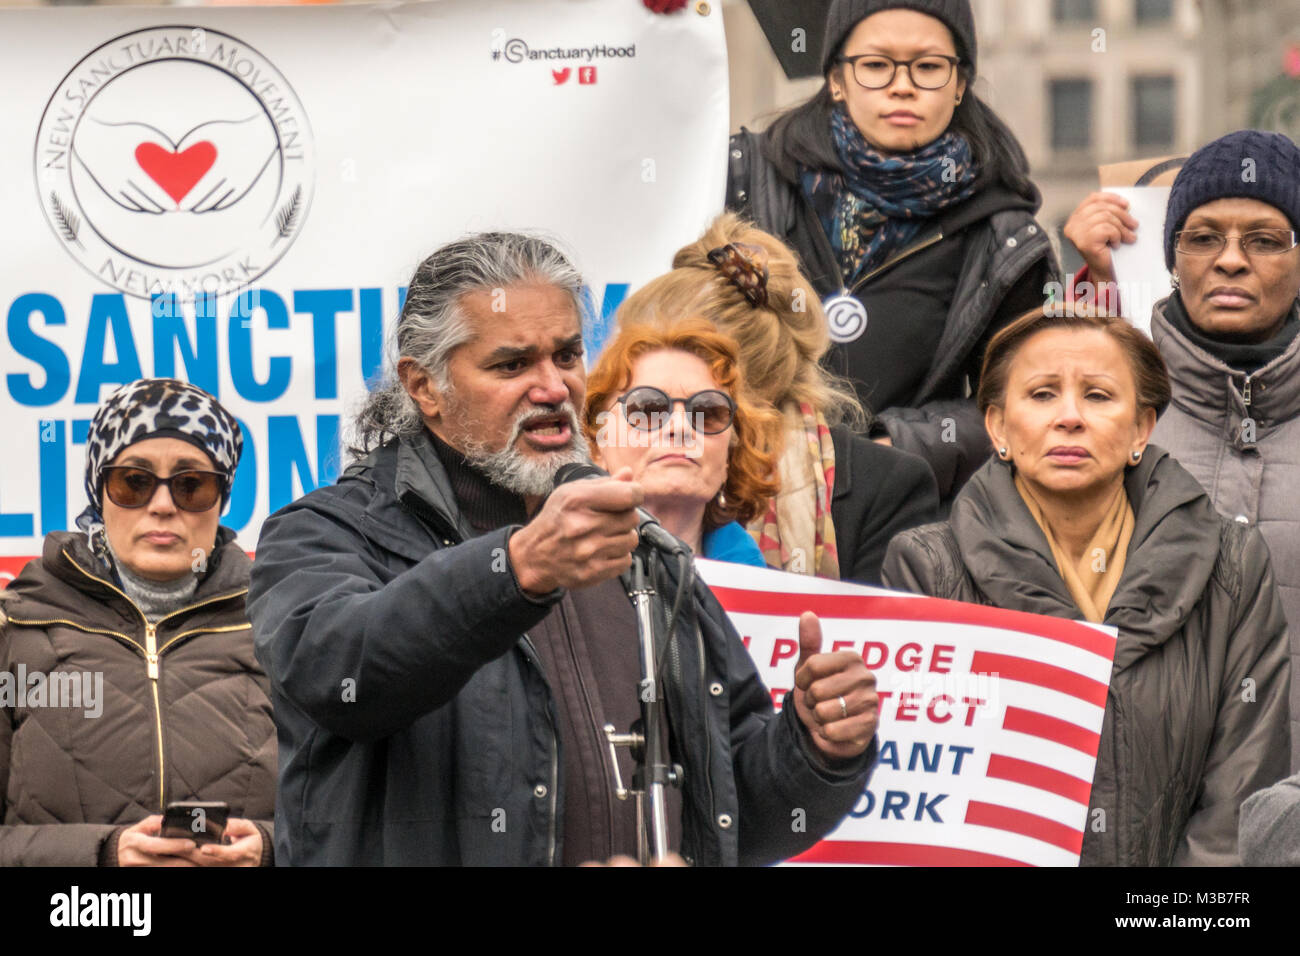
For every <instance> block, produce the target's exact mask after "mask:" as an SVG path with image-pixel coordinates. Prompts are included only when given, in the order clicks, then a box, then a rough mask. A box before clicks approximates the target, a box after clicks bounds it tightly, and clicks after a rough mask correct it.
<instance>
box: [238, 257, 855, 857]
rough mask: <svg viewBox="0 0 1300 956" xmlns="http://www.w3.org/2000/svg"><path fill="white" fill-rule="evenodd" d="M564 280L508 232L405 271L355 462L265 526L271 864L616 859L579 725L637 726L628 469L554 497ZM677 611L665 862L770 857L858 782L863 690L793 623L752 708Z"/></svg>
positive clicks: (566, 424)
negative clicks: (272, 771)
mask: <svg viewBox="0 0 1300 956" xmlns="http://www.w3.org/2000/svg"><path fill="white" fill-rule="evenodd" d="M581 287H582V281H581V277H580V276H579V275H578V274H577V272H576V271H575V270H574V268H573V266H572V265H571V264H570V263H569V261H568V260H567V259H566V258H565V256H564V255H563V254H562V253H561V252H559V251H558V250H557V249H556V248H554V247H553V246H552V245H550V244H549V243H547V242H545V241H543V240H540V239H537V238H533V237H528V236H523V235H518V234H513V233H486V234H480V235H474V236H469V237H466V238H464V239H461V240H458V241H456V242H453V243H451V244H449V245H447V246H444V247H443V248H441V249H439V250H438V251H437V252H435V253H434V254H433V255H431V256H429V258H427V259H426V260H425V261H424V262H422V263H421V264H420V266H419V267H418V268H417V269H416V272H415V275H414V276H413V277H412V279H411V283H410V286H409V289H408V293H407V299H406V302H405V305H404V307H403V309H402V314H401V316H400V318H399V320H398V324H397V328H396V330H395V338H396V342H395V344H396V348H395V349H394V355H395V357H396V363H395V367H394V369H393V370H392V371H391V373H390V376H389V378H388V380H387V381H385V382H384V383H382V384H381V385H379V386H377V387H376V388H375V389H374V390H373V391H372V392H371V394H370V396H369V398H368V400H367V402H366V404H365V405H364V406H363V407H362V409H361V410H360V413H359V414H358V416H357V420H356V422H355V425H354V435H353V439H354V441H353V445H354V447H353V449H352V450H353V452H354V454H356V455H357V456H358V457H359V460H358V461H357V463H356V464H354V465H353V466H352V467H350V468H348V469H347V471H346V472H345V473H344V474H343V476H342V477H341V478H340V479H339V481H338V483H337V484H336V485H333V486H331V487H326V488H320V489H317V490H316V491H313V492H311V493H310V494H308V495H306V496H304V497H303V498H301V499H299V500H298V501H296V502H294V503H293V504H291V505H289V506H287V507H286V508H283V509H282V510H280V511H279V512H277V513H276V514H275V515H273V516H271V518H269V519H268V520H267V522H266V523H265V525H264V526H263V528H262V535H261V539H260V541H259V542H258V548H257V559H256V561H255V562H254V565H253V574H252V585H251V588H250V590H249V599H248V610H249V615H250V617H251V618H252V621H253V625H254V628H255V632H256V639H255V646H256V650H257V656H258V659H259V661H260V662H261V663H262V665H263V666H264V667H265V669H266V671H267V674H268V675H269V676H270V678H271V684H272V691H273V694H272V697H273V702H274V705H275V718H276V723H277V725H278V728H279V744H280V780H279V790H278V796H277V801H276V828H275V829H276V847H275V850H276V861H277V863H280V862H284V863H288V864H290V865H353V864H356V865H363V864H386V865H405V864H433V865H458V864H466V865H470V864H475V865H484V864H486V865H572V864H577V863H581V862H584V861H587V860H604V859H606V858H608V857H610V856H613V855H616V854H624V855H634V854H635V853H636V831H637V823H636V812H635V806H634V804H633V802H632V801H630V800H629V801H620V800H618V799H616V797H615V795H614V788H613V780H614V768H613V767H612V766H611V758H610V753H609V748H608V745H607V742H606V739H605V736H604V733H603V731H602V728H603V727H604V725H606V724H612V725H613V726H614V727H616V728H617V729H618V730H619V731H626V730H627V729H628V728H629V727H630V726H631V724H632V722H633V721H635V720H637V719H638V718H639V717H640V705H639V702H638V696H637V685H638V683H639V681H640V679H641V672H640V650H639V642H638V639H637V624H636V617H635V614H634V611H633V608H632V606H631V604H630V602H629V601H628V598H627V595H626V593H625V592H624V589H623V586H622V584H621V583H620V581H619V575H620V574H621V573H622V572H623V571H625V570H626V569H627V568H628V567H629V565H630V561H631V559H630V555H631V552H632V551H633V550H634V549H635V548H636V547H637V544H638V540H639V536H638V534H637V531H636V528H637V526H638V523H639V521H640V518H639V516H638V512H637V508H638V506H639V505H640V504H641V501H642V494H641V489H640V486H639V485H638V484H636V483H635V482H633V481H632V480H631V478H630V471H627V472H624V473H621V474H617V475H614V476H613V477H610V478H598V479H592V480H583V481H574V482H571V483H566V484H562V485H560V486H559V487H557V488H555V489H554V491H553V492H552V490H551V489H552V487H553V485H554V480H555V475H556V472H557V471H558V470H559V469H560V468H561V467H562V466H563V465H565V464H571V463H575V462H585V461H586V460H587V449H586V444H585V440H584V439H583V437H582V433H581V430H580V428H579V426H578V415H579V411H580V409H581V407H582V402H583V398H584V395H585V373H584V367H583V353H582V334H581V322H580V319H579V303H580V301H581V299H580V296H581ZM673 597H675V595H672V594H668V595H665V600H666V602H667V604H668V605H669V606H671V603H672V598H673ZM694 597H695V600H694V601H693V602H692V605H693V606H688V612H689V613H688V623H689V626H687V627H684V628H681V629H679V634H678V639H677V641H676V645H677V655H678V656H677V660H676V661H675V666H674V667H672V668H670V669H669V670H670V673H671V674H673V676H672V677H670V678H669V680H668V681H667V683H668V684H670V685H671V686H669V687H668V688H667V689H666V692H665V697H666V700H667V705H668V726H669V735H670V739H671V744H672V759H673V761H674V762H676V763H679V764H680V765H681V766H682V768H683V783H682V786H681V788H680V789H673V788H670V791H669V800H668V814H667V817H668V827H669V834H670V847H671V848H672V849H674V850H678V851H679V852H680V853H681V854H682V856H684V857H685V858H686V859H687V860H688V861H690V862H693V863H695V864H698V865H705V866H719V865H737V864H741V865H745V864H761V863H770V862H774V861H777V860H781V859H785V858H788V857H790V856H793V855H795V854H796V853H799V852H800V851H802V850H804V849H806V848H807V847H809V846H811V845H812V844H813V843H814V842H816V840H817V839H819V838H820V837H821V836H822V835H824V834H825V833H827V832H828V831H829V830H831V829H832V828H833V827H834V826H835V825H836V824H837V823H838V822H839V821H840V819H842V818H843V817H844V815H845V814H846V813H847V812H848V811H849V810H850V809H852V807H853V805H854V803H855V802H856V801H857V798H858V796H859V794H860V793H861V792H862V789H863V787H864V785H865V781H866V777H867V774H868V771H869V769H870V764H871V761H872V760H873V759H874V755H875V742H874V735H875V729H876V720H877V713H878V701H877V697H876V693H875V682H874V678H873V677H872V675H871V673H870V672H869V671H867V670H866V668H865V666H864V665H863V663H862V660H861V658H860V657H858V656H856V655H854V654H852V653H849V652H841V653H836V654H822V653H819V649H820V643H821V631H820V625H818V623H817V621H816V618H815V617H814V616H812V615H811V614H805V615H804V616H803V618H802V619H801V621H800V625H799V632H800V643H801V653H800V657H799V662H798V665H797V668H796V681H795V682H796V689H795V690H793V691H791V694H790V696H788V697H787V698H786V701H785V706H784V707H783V709H782V712H781V714H780V715H775V714H774V713H773V710H772V706H771V702H770V699H769V697H768V693H767V691H766V689H765V688H764V687H763V685H762V683H761V682H760V681H759V679H758V676H757V673H756V672H755V670H754V666H753V664H752V662H751V661H750V659H749V657H748V654H747V652H746V651H745V648H744V646H743V645H742V643H741V641H740V638H739V637H738V635H737V634H736V632H735V629H734V628H733V627H732V626H731V624H730V622H729V621H728V620H727V618H726V616H725V614H724V613H723V611H722V609H721V607H720V606H719V605H718V604H717V602H716V601H714V600H712V597H711V595H709V594H708V593H707V590H706V589H699V590H698V591H697V593H696V594H695V595H694ZM697 629H698V640H697V636H696V633H695V632H696V630H697ZM700 650H702V651H703V660H701V655H700ZM617 759H618V761H619V762H620V764H621V768H620V769H621V772H622V775H623V780H624V782H625V783H627V782H629V772H630V769H631V764H630V758H629V757H628V756H627V754H626V752H625V751H623V750H620V751H619V754H618V757H617Z"/></svg>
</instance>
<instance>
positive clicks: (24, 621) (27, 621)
mask: <svg viewBox="0 0 1300 956" xmlns="http://www.w3.org/2000/svg"><path fill="white" fill-rule="evenodd" d="M9 622H10V623H11V624H17V625H19V626H21V627H48V626H49V625H51V624H66V625H68V627H74V628H76V629H77V630H79V631H87V632H89V633H91V634H107V635H108V636H109V637H120V638H121V639H122V640H124V641H126V643H128V644H130V645H131V646H132V647H134V648H136V649H137V650H139V651H140V652H141V653H143V652H144V648H143V647H141V646H140V643H139V641H137V640H136V639H135V638H133V637H131V636H130V635H129V634H123V633H122V632H121V631H106V630H104V629H103V628H102V627H88V626H87V625H85V624H82V623H81V622H80V621H69V620H67V619H66V618H61V617H52V618H49V619H48V620H41V621H36V620H32V619H31V618H19V617H11V618H9Z"/></svg>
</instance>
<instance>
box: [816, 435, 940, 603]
mask: <svg viewBox="0 0 1300 956" xmlns="http://www.w3.org/2000/svg"><path fill="white" fill-rule="evenodd" d="M831 442H832V443H833V444H834V445H835V489H834V491H833V493H832V496H831V521H832V523H834V525H835V541H836V544H837V546H838V547H839V552H840V579H841V580H844V581H857V582H860V583H862V584H875V585H879V584H880V566H881V565H882V564H884V561H885V549H886V548H888V547H889V542H890V541H891V540H892V539H893V537H894V535H896V534H898V533H899V532H900V531H906V530H907V529H908V528H915V527H916V526H917V525H923V524H929V523H930V522H932V521H936V520H937V519H938V518H939V493H938V491H936V490H935V487H934V475H933V474H932V473H931V471H930V468H929V467H928V466H927V465H926V463H925V461H924V460H923V459H921V458H919V457H918V456H916V455H910V454H908V453H907V452H905V451H899V450H898V449H897V448H890V447H888V446H886V445H881V444H879V443H877V442H874V441H871V440H870V439H868V438H863V437H862V436H861V435H855V434H853V433H852V432H851V431H849V430H848V429H847V428H845V427H844V426H842V425H837V426H835V427H834V428H832V429H831Z"/></svg>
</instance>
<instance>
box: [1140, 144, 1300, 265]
mask: <svg viewBox="0 0 1300 956" xmlns="http://www.w3.org/2000/svg"><path fill="white" fill-rule="evenodd" d="M1235 198H1244V199H1258V200H1259V201H1260V202H1264V203H1268V204H1269V205H1270V206H1273V207H1274V208H1275V209H1277V210H1278V211H1279V212H1282V213H1283V214H1285V215H1286V217H1287V218H1288V219H1290V220H1291V228H1292V229H1300V226H1297V223H1300V148H1298V147H1297V146H1296V144H1295V143H1293V142H1292V141H1291V140H1290V138H1288V137H1286V136H1284V135H1283V134H1281V133H1266V132H1264V131H1263V130H1258V129H1239V130H1237V131H1236V132H1235V133H1229V134H1228V135H1227V136H1221V137H1219V138H1218V139H1216V140H1215V141H1214V142H1213V143H1210V144H1208V145H1206V146H1202V147H1201V148H1200V149H1198V150H1197V151H1196V152H1194V153H1192V155H1191V156H1190V157H1189V158H1188V160H1187V162H1186V163H1185V164H1183V168H1182V169H1181V170H1179V172H1178V178H1177V179H1175V180H1174V186H1173V188H1172V189H1171V190H1170V191H1169V205H1168V206H1167V207H1166V209H1165V265H1166V266H1167V267H1168V268H1170V269H1172V268H1173V267H1174V233H1176V232H1178V231H1179V230H1180V229H1182V228H1183V223H1185V222H1187V217H1188V216H1190V215H1191V214H1192V213H1193V212H1194V211H1195V210H1196V209H1198V208H1199V207H1201V206H1204V205H1205V204H1206V203H1209V202H1214V201H1215V200H1216V199H1235Z"/></svg>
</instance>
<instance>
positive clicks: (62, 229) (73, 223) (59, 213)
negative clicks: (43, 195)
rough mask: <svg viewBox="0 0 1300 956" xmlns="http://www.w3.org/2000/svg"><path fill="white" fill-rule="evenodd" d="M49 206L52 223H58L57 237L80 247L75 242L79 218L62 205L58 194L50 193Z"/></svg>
mask: <svg viewBox="0 0 1300 956" xmlns="http://www.w3.org/2000/svg"><path fill="white" fill-rule="evenodd" d="M50 204H51V205H52V206H53V207H54V221H55V222H56V223H58V226H59V235H61V236H62V237H63V239H64V241H65V242H75V243H77V245H79V246H80V245H81V243H80V242H79V241H78V240H77V231H78V230H79V229H80V228H81V219H80V217H78V216H77V214H76V213H75V212H73V211H72V210H71V209H69V208H68V207H67V206H65V205H63V203H62V201H60V199H59V195H58V193H53V192H52V193H50ZM83 248H84V247H83Z"/></svg>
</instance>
